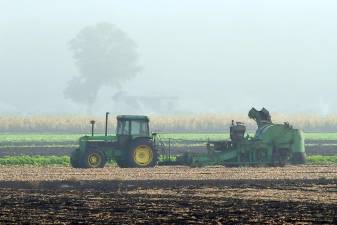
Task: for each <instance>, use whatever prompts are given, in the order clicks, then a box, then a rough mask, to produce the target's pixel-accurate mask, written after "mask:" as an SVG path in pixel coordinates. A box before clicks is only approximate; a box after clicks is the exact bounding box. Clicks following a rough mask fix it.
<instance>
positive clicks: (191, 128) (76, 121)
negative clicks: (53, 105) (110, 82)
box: [0, 113, 337, 133]
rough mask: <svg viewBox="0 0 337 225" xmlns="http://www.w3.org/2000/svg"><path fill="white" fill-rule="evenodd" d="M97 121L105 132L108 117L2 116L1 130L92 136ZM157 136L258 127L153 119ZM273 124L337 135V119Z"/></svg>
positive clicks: (294, 118)
mask: <svg viewBox="0 0 337 225" xmlns="http://www.w3.org/2000/svg"><path fill="white" fill-rule="evenodd" d="M93 119H94V120H96V132H97V133H102V132H103V130H104V124H105V122H104V116H102V117H90V116H73V115H72V116H1V117H0V130H1V132H3V133H25V132H42V133H43V132H53V133H88V132H89V131H90V128H91V125H90V123H89V121H90V120H93ZM150 119H151V130H152V131H153V132H227V131H228V127H229V126H230V124H231V121H232V119H234V120H235V121H240V122H244V123H245V124H246V125H247V129H248V131H253V130H255V128H256V124H255V122H254V121H253V120H251V119H249V118H248V117H247V115H245V114H202V115H174V116H150ZM272 120H273V122H277V123H283V122H289V123H290V124H291V125H293V126H294V127H295V128H299V129H302V130H304V131H305V132H337V115H328V116H319V115H310V114H307V115H304V114H296V115H295V114H293V115H285V114H278V113H276V114H275V113H274V114H272ZM115 126H116V121H115V118H114V117H111V118H110V121H109V129H110V132H113V131H114V129H115Z"/></svg>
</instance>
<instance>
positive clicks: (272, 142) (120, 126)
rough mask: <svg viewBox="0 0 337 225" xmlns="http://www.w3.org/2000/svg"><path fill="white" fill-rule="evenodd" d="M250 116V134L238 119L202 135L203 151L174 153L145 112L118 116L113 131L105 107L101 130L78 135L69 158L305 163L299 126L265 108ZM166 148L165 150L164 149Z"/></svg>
mask: <svg viewBox="0 0 337 225" xmlns="http://www.w3.org/2000/svg"><path fill="white" fill-rule="evenodd" d="M248 116H249V118H251V119H253V120H255V121H256V123H257V126H258V129H257V130H256V133H255V135H254V136H253V137H250V136H249V135H246V136H245V132H246V127H245V126H244V124H243V123H240V122H237V123H234V121H232V125H231V127H230V140H221V141H207V143H206V144H205V148H207V151H206V152H194V151H185V152H183V153H182V154H178V155H174V158H175V159H174V160H172V155H171V147H172V146H171V144H170V142H169V144H168V145H165V144H164V143H163V141H162V140H161V139H160V135H158V134H156V133H152V134H151V135H150V132H149V118H148V117H147V116H133V115H121V116H117V130H116V135H108V132H107V130H108V113H107V114H106V123H105V135H104V136H95V135H94V124H95V123H94V121H91V124H92V135H91V136H83V137H81V138H80V139H79V148H78V149H76V150H75V151H74V152H73V153H72V155H71V158H70V162H71V165H72V166H73V167H75V168H101V167H104V165H105V164H106V162H107V160H109V159H113V160H114V161H116V162H117V165H118V166H120V167H140V168H142V167H153V166H155V165H157V164H158V161H159V155H162V157H161V161H160V164H165V165H167V164H175V165H176V164H180V165H189V166H208V165H225V166H254V165H262V166H284V165H285V164H287V163H291V164H302V163H305V157H306V154H305V149H304V137H303V132H302V131H301V130H298V129H294V128H293V127H292V126H290V125H289V124H288V123H284V124H274V123H273V122H272V121H271V116H270V114H269V112H268V111H267V110H266V109H264V108H263V109H262V110H260V111H258V110H256V109H255V108H252V109H251V110H250V111H249V113H248ZM167 154H168V155H167Z"/></svg>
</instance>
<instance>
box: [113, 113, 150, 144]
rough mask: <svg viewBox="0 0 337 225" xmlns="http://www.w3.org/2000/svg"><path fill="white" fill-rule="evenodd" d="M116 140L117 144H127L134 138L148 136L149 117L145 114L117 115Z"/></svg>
mask: <svg viewBox="0 0 337 225" xmlns="http://www.w3.org/2000/svg"><path fill="white" fill-rule="evenodd" d="M116 135H117V141H118V144H119V146H121V147H124V146H127V145H128V144H129V143H130V142H131V141H132V140H134V139H136V138H150V131H149V118H148V117H147V116H134V115H120V116H117V130H116Z"/></svg>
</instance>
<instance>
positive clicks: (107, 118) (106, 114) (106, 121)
mask: <svg viewBox="0 0 337 225" xmlns="http://www.w3.org/2000/svg"><path fill="white" fill-rule="evenodd" d="M109 114H110V113H109V112H106V113H105V136H108V120H109Z"/></svg>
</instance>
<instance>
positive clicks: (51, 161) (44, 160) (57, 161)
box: [0, 156, 69, 166]
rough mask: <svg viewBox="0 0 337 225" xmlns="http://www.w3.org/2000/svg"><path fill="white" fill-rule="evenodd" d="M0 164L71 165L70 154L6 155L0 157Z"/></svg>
mask: <svg viewBox="0 0 337 225" xmlns="http://www.w3.org/2000/svg"><path fill="white" fill-rule="evenodd" d="M0 165H19V166H20V165H33V166H47V165H63V166H65V165H69V156H5V157H2V158H0Z"/></svg>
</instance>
